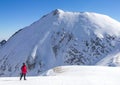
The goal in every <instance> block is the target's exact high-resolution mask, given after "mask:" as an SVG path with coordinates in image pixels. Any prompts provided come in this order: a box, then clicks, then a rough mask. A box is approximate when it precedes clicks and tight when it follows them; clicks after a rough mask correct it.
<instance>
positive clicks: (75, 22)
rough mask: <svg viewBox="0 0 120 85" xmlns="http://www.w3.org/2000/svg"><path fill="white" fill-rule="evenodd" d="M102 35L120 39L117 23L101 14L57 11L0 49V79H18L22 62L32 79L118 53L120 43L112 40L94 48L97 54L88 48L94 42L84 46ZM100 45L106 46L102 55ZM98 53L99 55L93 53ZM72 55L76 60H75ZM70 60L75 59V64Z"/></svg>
mask: <svg viewBox="0 0 120 85" xmlns="http://www.w3.org/2000/svg"><path fill="white" fill-rule="evenodd" d="M105 35H110V36H115V37H117V38H119V37H120V23H119V22H117V21H116V20H114V19H112V18H110V17H109V16H106V15H102V14H97V13H90V12H64V11H62V10H60V9H57V10H55V11H53V12H51V13H49V14H47V15H45V16H43V17H42V18H41V19H40V20H38V21H36V22H34V23H33V24H31V25H30V26H27V27H25V28H23V29H22V30H20V31H18V32H17V33H16V34H14V35H13V36H11V38H10V39H9V40H8V41H7V43H6V44H5V45H4V46H2V47H0V76H18V75H19V73H20V67H21V65H22V63H23V62H25V63H27V66H28V68H29V69H28V75H33V76H35V75H39V74H41V73H43V72H44V71H46V70H48V69H50V68H53V67H56V66H61V65H66V64H82V65H83V64H86V65H89V64H90V65H95V64H96V62H98V61H99V60H100V59H101V58H104V57H106V56H109V52H112V53H114V52H116V51H117V50H118V52H117V53H119V50H120V48H119V46H120V44H119V45H118V42H117V41H115V40H113V41H108V42H102V43H100V45H98V46H96V47H95V48H97V51H95V52H93V53H94V54H92V52H91V50H92V47H90V46H91V45H93V48H94V44H96V43H94V44H92V43H89V42H88V45H90V46H88V47H87V46H85V45H86V44H84V41H86V40H88V41H91V38H96V36H97V38H99V42H100V40H104V38H105ZM109 42H110V45H111V46H110V45H109V44H108V43H109ZM97 44H99V43H97ZM101 44H105V45H104V46H106V47H104V49H105V50H104V52H105V53H102V52H101V49H102V47H101ZM112 47H114V48H113V49H112ZM88 48H91V49H90V50H88ZM107 48H108V49H107ZM99 49H100V50H99ZM111 49H112V50H111ZM83 50H84V51H83ZM93 50H94V49H93ZM85 52H86V53H85ZM97 52H99V54H101V56H99V55H98V54H96V53H97ZM82 53H83V54H84V55H82ZM72 55H75V56H76V57H78V56H79V57H78V59H75V58H73V57H74V56H72ZM94 55H96V56H94ZM81 56H82V58H80V57H81ZM69 58H70V59H71V58H72V59H74V60H73V61H74V63H72V62H73V61H72V59H71V60H70V59H69ZM80 59H81V60H80ZM87 59H88V60H87ZM67 60H70V61H67ZM71 61H72V62H71ZM78 61H79V62H80V61H82V62H80V63H79V62H78ZM75 62H77V63H75Z"/></svg>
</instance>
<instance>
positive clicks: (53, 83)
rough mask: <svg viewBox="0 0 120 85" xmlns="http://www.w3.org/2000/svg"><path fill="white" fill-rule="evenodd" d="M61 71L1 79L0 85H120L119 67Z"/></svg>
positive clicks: (67, 67) (93, 67)
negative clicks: (22, 78)
mask: <svg viewBox="0 0 120 85" xmlns="http://www.w3.org/2000/svg"><path fill="white" fill-rule="evenodd" d="M56 68H61V70H60V69H59V71H61V72H59V71H55V72H54V71H53V70H54V69H55V68H54V69H51V70H49V71H48V72H47V75H49V76H38V77H27V80H26V81H24V80H22V81H20V80H19V77H1V78H0V85H120V78H119V77H120V69H119V67H100V66H65V67H63V66H61V67H56Z"/></svg>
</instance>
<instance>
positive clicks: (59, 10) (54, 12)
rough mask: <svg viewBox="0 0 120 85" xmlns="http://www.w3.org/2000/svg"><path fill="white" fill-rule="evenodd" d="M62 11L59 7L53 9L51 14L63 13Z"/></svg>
mask: <svg viewBox="0 0 120 85" xmlns="http://www.w3.org/2000/svg"><path fill="white" fill-rule="evenodd" d="M63 12H64V11H63V10H61V9H55V10H54V11H53V12H52V13H53V15H57V14H60V13H63Z"/></svg>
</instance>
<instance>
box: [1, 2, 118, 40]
mask: <svg viewBox="0 0 120 85" xmlns="http://www.w3.org/2000/svg"><path fill="white" fill-rule="evenodd" d="M57 8H59V9H62V10H64V11H73V12H75V11H76V12H85V11H87V12H96V13H101V14H105V15H108V16H110V17H112V18H114V19H116V20H118V21H120V0H0V40H2V39H8V38H9V37H10V36H11V35H12V34H13V33H15V32H16V31H17V30H19V29H21V28H24V27H26V26H28V25H30V24H32V23H33V22H34V21H37V20H38V19H40V18H41V17H42V16H43V15H45V14H47V13H49V12H51V11H53V10H54V9H57Z"/></svg>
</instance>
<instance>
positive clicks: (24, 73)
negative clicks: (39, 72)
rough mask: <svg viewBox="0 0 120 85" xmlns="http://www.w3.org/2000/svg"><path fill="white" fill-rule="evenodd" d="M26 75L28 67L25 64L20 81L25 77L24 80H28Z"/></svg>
mask: <svg viewBox="0 0 120 85" xmlns="http://www.w3.org/2000/svg"><path fill="white" fill-rule="evenodd" d="M26 73H27V66H26V65H25V63H23V65H22V67H21V75H20V80H21V79H22V77H23V76H24V80H26Z"/></svg>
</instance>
